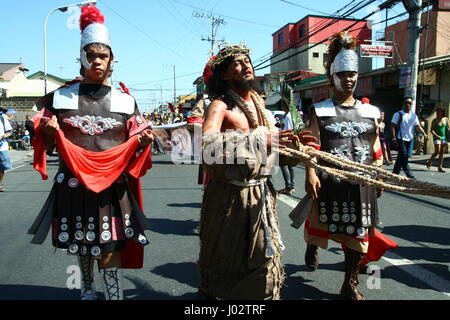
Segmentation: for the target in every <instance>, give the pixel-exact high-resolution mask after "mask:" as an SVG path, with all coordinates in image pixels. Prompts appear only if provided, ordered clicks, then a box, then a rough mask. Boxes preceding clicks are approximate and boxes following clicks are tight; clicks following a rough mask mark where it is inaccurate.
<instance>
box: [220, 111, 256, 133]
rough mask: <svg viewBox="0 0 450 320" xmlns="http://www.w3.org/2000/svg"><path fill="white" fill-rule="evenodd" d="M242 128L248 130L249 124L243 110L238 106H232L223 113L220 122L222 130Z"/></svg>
mask: <svg viewBox="0 0 450 320" xmlns="http://www.w3.org/2000/svg"><path fill="white" fill-rule="evenodd" d="M230 129H233V130H236V129H237V130H243V131H249V130H250V124H249V122H248V120H247V117H246V116H245V114H244V112H243V111H242V110H241V109H239V108H234V109H233V110H227V111H226V113H225V118H224V120H223V123H222V128H221V130H222V131H225V130H230Z"/></svg>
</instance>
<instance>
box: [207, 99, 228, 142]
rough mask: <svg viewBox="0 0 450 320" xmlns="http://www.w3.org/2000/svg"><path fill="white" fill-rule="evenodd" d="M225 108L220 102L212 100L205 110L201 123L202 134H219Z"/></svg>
mask: <svg viewBox="0 0 450 320" xmlns="http://www.w3.org/2000/svg"><path fill="white" fill-rule="evenodd" d="M226 111H227V106H226V104H225V103H224V102H222V101H220V100H214V101H213V102H212V103H211V105H210V106H209V107H208V108H207V109H206V113H205V122H204V123H203V128H202V132H203V134H205V133H213V132H220V130H221V128H222V123H223V121H224V119H225V114H226Z"/></svg>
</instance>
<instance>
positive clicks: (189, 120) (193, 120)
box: [187, 117, 203, 124]
mask: <svg viewBox="0 0 450 320" xmlns="http://www.w3.org/2000/svg"><path fill="white" fill-rule="evenodd" d="M187 123H201V124H203V119H202V118H197V117H188V118H187Z"/></svg>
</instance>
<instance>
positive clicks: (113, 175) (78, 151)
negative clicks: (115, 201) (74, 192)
mask: <svg viewBox="0 0 450 320" xmlns="http://www.w3.org/2000/svg"><path fill="white" fill-rule="evenodd" d="M138 143H139V142H138V139H137V136H134V137H132V138H130V139H129V140H128V141H127V142H125V143H123V144H121V145H119V146H117V147H115V148H112V149H109V150H106V151H103V152H92V151H87V150H85V149H83V148H81V147H78V146H76V145H75V144H73V143H72V142H70V141H69V140H67V139H66V138H65V136H64V132H63V131H62V130H58V131H57V133H56V144H57V146H58V152H59V154H60V155H61V157H62V159H63V160H64V162H65V163H66V164H67V166H68V167H69V169H70V171H71V172H72V173H73V174H74V176H75V177H76V178H77V179H78V180H79V181H80V182H81V183H82V184H83V185H84V186H85V187H86V188H87V189H89V190H91V191H93V192H95V193H99V192H101V191H103V190H105V189H107V188H108V187H109V186H111V185H112V184H113V183H114V181H116V180H117V179H118V178H119V176H120V175H121V174H122V173H123V172H126V173H129V174H130V175H131V176H132V177H134V178H136V179H138V178H140V177H142V176H143V175H145V173H146V172H147V170H148V169H150V168H151V167H152V164H151V153H150V146H148V147H146V148H144V149H143V150H142V151H141V153H140V154H137V152H136V149H137V147H138ZM33 146H34V168H35V169H36V170H37V171H39V173H40V174H41V176H42V179H43V180H47V179H48V175H47V162H46V152H45V151H46V150H45V146H44V142H43V139H42V134H41V132H39V131H38V132H37V134H36V137H35V139H34V141H33Z"/></svg>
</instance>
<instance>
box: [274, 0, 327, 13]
mask: <svg viewBox="0 0 450 320" xmlns="http://www.w3.org/2000/svg"><path fill="white" fill-rule="evenodd" d="M281 2H286V3H289V4H291V5H293V6H296V7H300V8H302V9H306V10H308V11H312V12H317V13H320V14H325V15H328V13H326V12H322V11H317V10H314V9H311V8H307V7H304V6H301V5H299V4H297V3H293V2H290V1H286V0H281Z"/></svg>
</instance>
